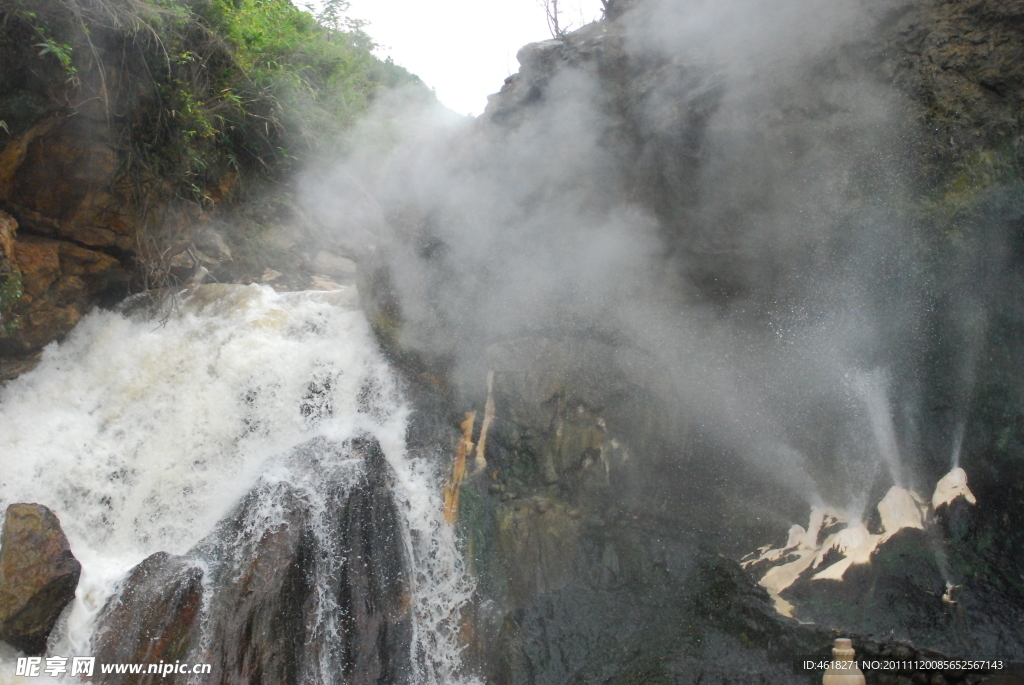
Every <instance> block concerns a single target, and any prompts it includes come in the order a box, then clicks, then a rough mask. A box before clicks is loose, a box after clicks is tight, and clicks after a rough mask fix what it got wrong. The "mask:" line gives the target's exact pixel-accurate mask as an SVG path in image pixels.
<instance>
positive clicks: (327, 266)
mask: <svg viewBox="0 0 1024 685" xmlns="http://www.w3.org/2000/svg"><path fill="white" fill-rule="evenodd" d="M312 267H313V269H314V270H315V271H317V272H319V273H322V274H326V275H328V276H334V277H336V278H338V277H341V278H355V277H356V263H355V262H354V261H352V260H351V259H349V258H348V257H341V256H339V255H336V254H334V253H333V252H328V251H327V250H320V251H319V252H317V254H316V257H314V258H313V263H312Z"/></svg>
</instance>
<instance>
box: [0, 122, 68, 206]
mask: <svg viewBox="0 0 1024 685" xmlns="http://www.w3.org/2000/svg"><path fill="white" fill-rule="evenodd" d="M58 123H60V119H58V118H50V119H44V120H43V121H40V122H39V123H38V124H36V125H35V126H33V127H32V128H30V129H29V130H27V131H25V132H24V133H22V134H21V135H20V136H18V137H17V138H14V139H12V140H10V141H8V143H7V145H5V146H4V148H3V150H0V199H4V200H6V199H8V198H9V197H10V194H11V190H12V187H13V186H14V176H15V174H16V173H17V171H18V169H19V168H20V167H21V165H22V163H24V161H25V155H26V153H27V152H28V146H29V144H31V143H32V141H33V140H35V139H36V138H38V137H39V136H41V135H44V134H46V133H47V132H48V131H49V130H50V129H52V128H53V127H54V126H56V125H57V124H58Z"/></svg>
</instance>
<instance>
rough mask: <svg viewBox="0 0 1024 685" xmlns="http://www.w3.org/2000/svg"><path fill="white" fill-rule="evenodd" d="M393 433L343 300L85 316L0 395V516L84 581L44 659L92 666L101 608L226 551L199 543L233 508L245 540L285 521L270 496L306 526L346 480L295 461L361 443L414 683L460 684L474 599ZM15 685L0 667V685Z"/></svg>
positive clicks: (355, 319)
mask: <svg viewBox="0 0 1024 685" xmlns="http://www.w3.org/2000/svg"><path fill="white" fill-rule="evenodd" d="M408 418H409V409H408V407H407V406H406V404H405V402H404V400H403V398H402V394H401V391H400V387H399V384H398V382H397V379H396V378H395V377H394V375H393V373H392V371H391V369H390V368H389V366H388V364H387V362H386V361H385V359H384V358H383V356H382V355H381V354H380V352H379V350H378V348H377V345H376V342H375V340H374V338H373V335H372V333H371V331H370V329H369V326H368V324H367V323H366V320H365V318H364V316H363V314H362V312H361V311H360V310H359V309H358V307H357V306H356V296H355V292H354V289H342V290H339V291H333V292H298V293H275V292H274V291H273V290H271V289H270V288H267V287H260V286H228V285H217V286H204V287H202V288H199V289H198V290H197V291H196V292H194V293H192V294H191V295H188V296H185V297H184V298H183V299H181V300H180V301H178V302H176V303H175V305H174V306H173V307H172V308H171V309H170V310H169V313H168V311H165V312H164V313H163V314H162V315H158V316H156V317H154V316H152V315H143V314H139V313H136V314H132V315H126V314H122V313H116V312H109V311H97V312H94V313H92V314H90V315H89V316H87V317H86V318H85V319H84V320H83V321H82V322H81V323H80V324H79V326H78V327H77V328H76V329H75V330H74V331H73V332H72V333H71V335H70V336H69V337H68V339H67V340H66V341H64V342H63V343H61V344H60V345H56V344H54V345H50V346H49V347H48V348H46V350H45V351H44V354H43V360H42V362H41V363H40V365H39V366H38V367H37V368H36V369H35V370H34V371H32V372H31V373H28V374H25V375H24V376H22V377H21V378H19V379H17V380H16V381H13V382H11V383H9V384H8V385H7V386H6V387H4V388H3V389H2V390H0V459H2V462H3V463H2V470H0V505H2V506H3V507H5V508H6V506H7V505H9V504H11V503H15V502H38V503H41V504H45V505H47V506H48V507H50V508H51V509H53V511H54V512H55V513H56V514H57V516H58V517H59V518H60V521H61V523H62V525H63V527H64V530H65V532H66V534H67V536H68V539H69V540H70V543H71V548H72V551H73V553H74V554H75V556H76V557H77V558H78V559H79V560H80V561H81V563H82V566H83V571H82V578H81V581H80V584H79V588H78V592H77V596H76V598H75V600H74V602H73V605H72V608H71V610H70V612H68V613H66V615H65V619H66V620H63V621H62V622H61V623H60V624H58V628H57V629H56V631H55V635H53V636H51V641H50V652H51V653H54V654H62V655H65V656H72V655H87V654H89V653H90V652H89V650H90V646H91V644H92V643H91V640H92V633H93V630H94V628H95V625H96V622H97V619H98V617H99V615H100V613H101V612H102V611H103V608H104V605H105V604H106V602H107V599H108V598H109V597H110V596H111V595H112V593H114V592H116V591H117V590H118V587H119V583H121V582H122V581H123V579H124V578H125V576H126V574H127V573H128V572H129V571H130V569H132V568H133V567H134V566H136V565H137V564H139V563H140V562H141V561H142V560H143V559H145V558H147V557H148V556H149V555H152V554H154V553H156V552H167V553H169V554H172V555H183V554H188V553H189V551H190V550H193V551H192V552H191V554H192V555H193V556H195V555H196V552H195V549H197V548H196V546H197V545H200V543H202V545H205V546H206V547H205V548H210V549H212V548H214V547H218V546H220V547H224V546H230V545H232V544H234V543H233V542H232V541H231V540H229V539H219V540H215V541H214V542H212V543H211V534H213V532H214V531H215V530H218V529H217V526H218V523H219V522H221V521H222V520H223V519H224V518H225V517H226V516H228V515H229V514H230V513H232V512H237V511H238V509H239V507H240V506H241V505H240V503H242V502H243V500H246V501H250V500H252V501H254V502H255V504H252V506H248V505H247V508H245V509H244V511H245V517H246V521H245V524H244V526H243V527H244V528H245V530H246V534H247V536H248V537H249V538H250V539H252V538H253V535H256V537H257V538H258V533H259V529H261V527H262V529H264V530H269V529H271V528H273V527H274V526H279V525H281V521H282V517H283V516H286V514H287V512H284V513H282V511H281V507H282V502H281V500H280V499H279V498H276V496H275V494H274V493H275V492H278V491H279V490H280V488H278V487H277V486H278V485H280V484H286V485H287V486H288V488H290V489H291V491H293V492H296V493H298V494H299V496H300V497H301V498H303V501H305V502H306V503H307V504H308V507H309V509H310V511H311V512H312V516H313V517H314V518H316V516H318V515H321V514H322V511H321V512H320V513H318V511H319V509H318V508H320V509H322V507H323V498H324V493H326V492H327V486H328V485H330V486H331V487H340V488H345V487H348V485H347V483H349V482H350V481H352V482H354V478H355V476H354V475H353V474H354V473H356V472H358V470H359V468H360V467H358V465H354V463H355V461H356V460H354V459H352V458H346V456H345V455H342V454H340V453H339V452H338V451H337V450H335V451H333V452H331V451H329V450H328V451H327V452H325V453H324V454H322V455H318V456H317V457H316V458H312V459H310V458H308V456H309V455H308V454H306V458H304V459H303V458H300V456H301V455H302V454H304V452H303V449H306V452H308V448H302V447H300V446H303V445H307V446H308V445H310V444H316V441H317V440H320V441H323V442H324V443H325V444H333V445H344V444H350V443H352V441H358V440H362V439H366V438H370V439H372V440H373V441H375V443H376V444H379V446H380V451H381V452H382V453H383V455H384V458H385V460H386V462H387V466H388V469H389V472H390V478H389V482H390V483H391V488H392V492H391V497H392V499H393V502H394V504H395V509H396V510H397V511H398V512H399V518H400V520H401V521H400V528H401V539H402V540H401V544H402V545H403V546H404V548H405V549H404V550H402V553H403V554H404V558H405V559H407V560H408V563H409V566H410V567H411V568H410V569H408V573H407V575H408V578H409V594H410V597H409V601H410V602H411V605H412V608H411V616H412V631H411V632H412V638H411V650H412V654H411V655H410V659H411V663H413V664H415V666H416V675H415V677H414V680H415V681H416V682H424V683H454V682H461V681H460V678H461V677H462V676H460V675H459V671H460V665H461V664H460V655H459V651H460V647H459V644H458V641H457V631H458V629H459V620H460V619H459V616H460V609H461V607H462V606H463V605H464V604H465V603H466V601H467V600H468V598H469V596H470V594H471V593H472V589H473V588H472V585H471V581H470V580H469V579H468V577H467V574H466V573H465V572H464V569H463V565H462V560H461V557H460V555H459V552H458V550H457V548H456V542H455V536H454V533H453V531H452V530H451V528H450V527H449V526H447V525H446V524H445V523H444V521H443V517H442V504H441V501H440V495H439V488H438V487H437V484H436V475H435V472H434V466H433V465H432V464H431V462H430V461H429V460H428V459H427V458H426V455H416V454H411V453H409V452H407V450H406V445H405V433H406V426H407V422H408ZM311 441H312V442H311ZM325 459H326V460H327V461H324V460H325ZM311 465H312V466H311ZM213 537H214V538H216V537H217V535H213ZM221 537H222V538H223V537H225V536H221ZM321 543H322V544H321V548H322V549H325V550H327V549H330V545H331V541H330V540H327V539H324V540H322V541H321ZM239 544H241V543H239ZM202 545H201V546H200V548H199V549H204V547H202ZM228 556H230V554H229V555H228ZM195 563H197V564H199V565H202V566H204V567H205V566H207V565H209V564H214V565H216V563H221V564H222V565H223V564H224V563H225V562H224V559H221V560H220V561H219V562H218V561H216V560H209V559H202V558H197V559H195ZM328 566H329V564H328ZM322 567H324V566H323V565H318V566H316V568H322ZM335 570H336V569H335ZM205 582H206V581H204V583H205ZM207 593H209V591H208V590H207ZM205 601H206V602H207V603H208V602H209V598H207V599H206V600H205ZM318 601H320V602H321V603H322V602H323V600H322V598H321V600H318ZM321 609H322V607H321ZM321 613H323V612H321ZM328 613H329V612H328ZM319 615H320V614H318V616H319ZM204 620H206V619H204ZM321 623H322V624H321V625H319V626H317V634H318V635H321V636H322V638H323V639H324V640H325V641H327V642H329V641H330V640H331V639H332V637H333V635H332V631H335V630H337V626H333V625H332V624H331V623H330V620H329V617H328V616H327V614H326V613H324V614H323V617H322V619H321ZM324 653H326V654H329V653H330V649H329V648H327V649H326V650H325V652H324ZM14 656H16V655H14V654H13V653H8V654H0V660H4V661H9V660H10V659H11V658H14ZM9 666H10V667H9ZM323 668H327V667H326V666H325V667H323ZM323 668H321V672H323ZM13 672H14V669H13V666H11V664H9V663H0V680H2V678H4V677H8V676H9V675H10V674H12V673H13ZM34 680H38V679H34Z"/></svg>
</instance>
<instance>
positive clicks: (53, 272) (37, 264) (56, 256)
mask: <svg viewBox="0 0 1024 685" xmlns="http://www.w3.org/2000/svg"><path fill="white" fill-rule="evenodd" d="M14 256H15V259H14V265H15V267H17V269H18V271H20V272H21V280H22V287H23V288H24V290H25V294H26V295H28V296H29V297H30V298H33V299H35V298H37V297H39V296H40V295H42V294H43V293H44V292H46V291H47V290H48V289H49V288H50V286H51V285H52V284H53V283H54V281H56V280H57V278H58V277H59V276H60V243H59V242H57V241H56V240H50V239H48V238H38V237H36V236H21V237H19V239H18V240H17V242H15V244H14Z"/></svg>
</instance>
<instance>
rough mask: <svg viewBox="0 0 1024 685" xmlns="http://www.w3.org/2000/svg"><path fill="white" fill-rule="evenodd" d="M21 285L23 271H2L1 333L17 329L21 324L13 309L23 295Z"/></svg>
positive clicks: (0, 273)
mask: <svg viewBox="0 0 1024 685" xmlns="http://www.w3.org/2000/svg"><path fill="white" fill-rule="evenodd" d="M21 285H22V284H21V273H19V272H18V271H11V272H9V273H2V272H0V335H2V334H4V333H10V332H12V331H15V330H17V329H18V328H19V326H20V325H21V321H20V320H19V318H18V317H17V316H16V315H15V314H14V313H13V311H12V309H13V307H14V303H15V302H17V301H18V299H19V298H20V297H21V295H22V287H21Z"/></svg>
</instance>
